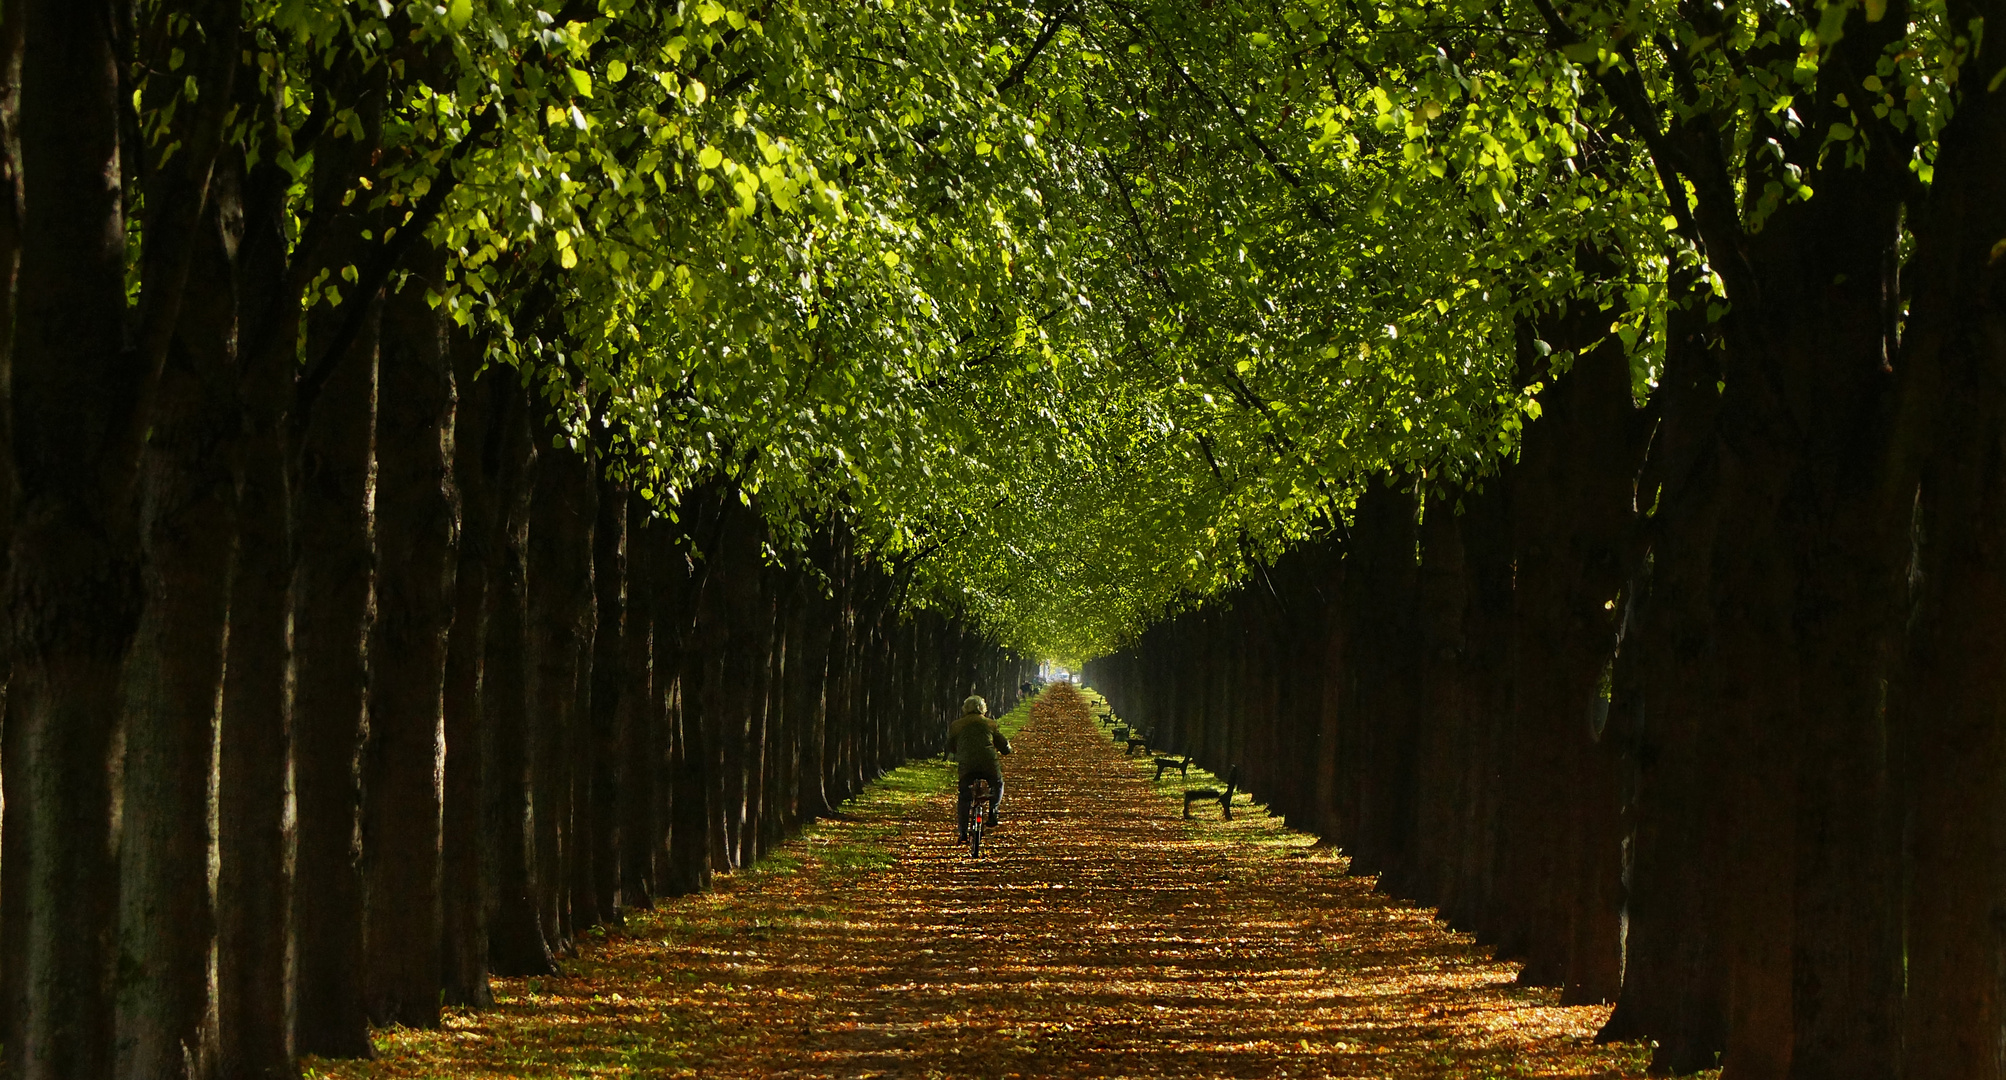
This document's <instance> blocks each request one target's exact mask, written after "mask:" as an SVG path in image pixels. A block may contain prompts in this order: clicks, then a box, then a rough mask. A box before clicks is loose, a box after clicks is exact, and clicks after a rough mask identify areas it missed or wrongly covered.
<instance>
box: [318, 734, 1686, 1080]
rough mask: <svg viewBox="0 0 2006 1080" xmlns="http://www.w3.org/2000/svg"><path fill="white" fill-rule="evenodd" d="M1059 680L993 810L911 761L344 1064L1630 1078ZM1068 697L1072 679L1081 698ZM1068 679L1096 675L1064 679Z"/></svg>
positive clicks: (1459, 943)
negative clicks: (973, 854)
mask: <svg viewBox="0 0 2006 1080" xmlns="http://www.w3.org/2000/svg"><path fill="white" fill-rule="evenodd" d="M1052 698H1053V695H1048V697H1047V699H1045V702H1044V703H1043V704H1041V707H1040V708H1039V709H1038V710H1037V711H1036V714H1035V715H1034V716H1033V717H1032V719H1031V721H1030V723H1029V725H1028V726H1027V727H1026V728H1025V729H1024V730H1023V731H1022V733H1021V736H1020V737H1019V738H1018V741H1017V746H1018V750H1019V752H1018V753H1017V754H1016V755H1014V756H1012V757H1010V758H1008V759H1006V761H1005V776H1006V781H1007V783H1008V785H1009V787H1008V796H1009V798H1008V801H1007V802H1006V803H1005V804H1004V808H1003V822H1002V826H1001V828H1000V829H999V830H998V831H997V832H996V833H995V834H993V836H992V837H991V838H990V840H989V842H988V843H986V844H985V852H984V857H983V858H982V859H981V860H979V861H974V860H970V859H969V858H968V855H967V850H966V848H965V847H963V846H961V845H958V844H956V843H954V836H953V822H952V817H953V798H952V786H953V777H952V775H951V773H950V772H949V767H948V766H947V765H946V764H944V763H942V762H939V761H931V762H924V763H920V764H915V765H912V766H908V767H906V768H904V769H901V770H899V771H898V772H897V773H894V774H892V776H890V777H888V778H887V779H886V781H885V782H883V783H881V784H880V785H878V786H877V787H876V788H874V789H873V791H872V792H871V793H869V794H868V795H866V796H865V797H863V798H860V799H858V800H857V801H856V802H854V803H852V804H851V805H850V806H849V807H847V808H846V811H847V814H848V820H842V821H832V822H825V823H823V824H821V825H819V826H817V828H816V829H815V830H814V831H813V832H812V833H811V834H810V835H809V836H807V837H804V838H803V839H801V840H797V841H794V842H792V843H790V844H788V845H786V847H785V849H784V850H783V851H782V852H781V854H780V856H779V857H778V858H776V859H774V860H772V862H771V863H770V865H768V866H764V867H762V868H761V869H759V870H756V871H753V872H750V873H744V874H739V875H734V876H732V877H730V878H728V879H724V880H723V881H722V882H721V886H720V888H719V889H718V890H717V891H716V892H715V893H712V894H710V895H706V896H700V897H690V898H686V899H683V900H678V901H675V902H673V903H669V904H666V905H664V906H663V908H662V909H661V910H659V911H654V912H641V913H636V914H634V915H632V916H630V918H629V920H628V932H627V934H626V935H624V936H611V937H608V938H606V939H604V940H595V941H594V942H593V943H592V944H591V945H590V946H589V947H588V948H587V949H586V950H585V955H584V956H583V957H581V958H579V959H575V960H571V961H568V962H567V963H566V965H565V967H566V970H565V974H564V975H563V976H561V977H554V978H547V979H531V980H521V979H513V980H498V981H497V984H496V990H497V997H498V999H499V1004H498V1006H497V1008H495V1009H493V1010H490V1011H486V1012H481V1013H460V1012H455V1013H453V1014H451V1015H450V1017H449V1019H448V1023H447V1027H446V1028H445V1029H444V1030H441V1031H438V1032H402V1031H399V1032H392V1033H388V1034H386V1035H384V1036H383V1038H382V1046H383V1049H384V1055H383V1057H382V1059H381V1060H379V1061H376V1062H373V1063H330V1062H315V1063H310V1065H311V1066H312V1067H313V1068H315V1069H316V1070H317V1072H318V1075H321V1076H329V1077H355V1078H361V1077H417V1076H467V1077H475V1076H480V1077H488V1076H496V1077H498V1076H629V1075H631V1076H650V1077H653V1076H677V1075H682V1076H705V1077H710V1076H776V1077H878V1076H883V1077H916V1078H917V1077H1010V1076H1018V1077H1026V1078H1035V1077H1155V1076H1163V1077H1410V1076H1411V1077H1458V1078H1476V1077H1580V1078H1589V1077H1636V1076H1642V1075H1643V1071H1644V1062H1645V1060H1646V1059H1647V1057H1648V1053H1647V1052H1646V1051H1645V1050H1643V1049H1642V1048H1640V1047H1635V1046H1624V1047H1596V1046H1592V1045H1590V1042H1589V1040H1590V1037H1591V1036H1592V1035H1593V1034H1594V1032H1595V1030H1596V1028H1597V1027H1598V1026H1600V1024H1601V1022H1602V1020H1603V1019H1604V1018H1605V1017H1606V1016H1607V1012H1608V1010H1607V1009H1606V1008H1605V1007H1570V1008H1562V1007H1559V1006H1558V1005H1557V1004H1556V1003H1555V1002H1556V1000H1557V995H1556V993H1555V992H1553V991H1546V990H1524V989H1518V988H1515V987H1513V986H1512V985H1511V984H1512V979H1513V976H1514V974H1515V969H1514V968H1513V967H1512V966H1511V965H1507V964H1499V963H1494V962H1491V961H1489V960H1487V959H1486V958H1484V956H1483V955H1482V954H1481V953H1480V952H1479V951H1478V950H1476V949H1475V948H1474V947H1473V946H1472V945H1471V943H1470V941H1469V939H1468V937H1467V936H1464V935H1456V934H1452V933H1450V932H1449V931H1447V930H1446V929H1445V928H1444V927H1443V926H1442V925H1441V924H1440V923H1439V922H1437V921H1435V920H1434V919H1433V918H1432V916H1431V915H1430V914H1429V913H1428V912H1425V911H1421V910H1417V909H1414V908H1410V907H1405V906H1402V905H1399V904H1396V903H1393V902H1391V901H1389V900H1387V899H1386V898H1384V897H1382V896H1379V895H1376V894H1374V893H1373V892H1371V890H1370V882H1369V881H1367V880H1364V879H1358V878H1349V877H1345V876H1344V874H1343V860H1342V858H1341V857H1339V856H1337V855H1335V854H1334V853H1332V852H1331V851H1329V850H1328V849H1324V848H1316V847H1313V846H1312V839H1311V838H1310V837H1307V836H1304V835H1302V834H1299V833H1293V832H1290V831H1288V830H1286V829H1285V828H1284V827H1283V826H1282V825H1281V823H1280V821H1279V819H1277V818H1272V817H1270V816H1269V815H1268V814H1266V813H1265V812H1264V811H1262V810H1261V809H1259V808H1258V807H1246V806H1245V805H1244V804H1243V805H1242V806H1241V807H1240V808H1238V809H1236V811H1235V815H1234V816H1235V820H1234V821H1232V822H1222V821H1220V820H1219V818H1218V810H1217V807H1216V804H1212V805H1210V806H1208V807H1206V808H1204V809H1197V810H1194V814H1195V815H1197V816H1198V818H1199V820H1194V821H1189V822H1187V821H1184V820H1181V818H1180V817H1179V815H1180V812H1181V810H1182V803H1181V801H1173V800H1174V799H1175V797H1176V795H1177V793H1178V792H1180V791H1181V790H1182V789H1183V787H1184V785H1185V784H1187V783H1188V784H1190V785H1191V786H1199V785H1200V784H1201V783H1202V782H1204V781H1203V780H1201V778H1200V776H1199V775H1198V773H1197V770H1195V769H1194V770H1193V774H1192V776H1191V777H1190V778H1189V780H1188V781H1187V780H1185V779H1183V778H1180V777H1178V776H1176V775H1175V774H1171V775H1168V776H1166V777H1165V778H1164V781H1163V783H1161V784H1156V783H1154V782H1152V781H1151V779H1150V773H1149V770H1147V769H1145V768H1144V767H1143V766H1142V764H1141V763H1140V762H1139V761H1137V760H1135V759H1124V758H1123V757H1122V755H1121V753H1120V752H1119V751H1118V750H1116V749H1114V748H1112V747H1111V746H1110V745H1109V743H1108V741H1107V739H1106V737H1105V735H1104V734H1102V733H1101V732H1100V730H1099V729H1097V728H1096V727H1095V726H1094V724H1093V722H1092V721H1091V720H1090V719H1088V718H1087V716H1086V715H1085V712H1084V709H1082V708H1078V707H1069V708H1058V707H1054V703H1053V701H1052ZM1062 700H1063V699H1062ZM1072 700H1073V701H1074V702H1077V700H1078V699H1076V698H1075V699H1072Z"/></svg>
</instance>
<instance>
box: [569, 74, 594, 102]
mask: <svg viewBox="0 0 2006 1080" xmlns="http://www.w3.org/2000/svg"><path fill="white" fill-rule="evenodd" d="M568 73H569V74H570V76H571V90H572V92H573V93H575V94H577V95H578V96H579V97H582V98H589V97H591V96H592V76H591V75H590V74H588V73H587V72H586V71H585V70H584V69H583V68H570V69H568Z"/></svg>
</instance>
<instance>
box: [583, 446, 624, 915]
mask: <svg viewBox="0 0 2006 1080" xmlns="http://www.w3.org/2000/svg"><path fill="white" fill-rule="evenodd" d="M596 471H597V472H598V474H599V475H598V477H597V483H598V488H599V499H598V504H597V507H598V518H597V520H596V521H595V523H594V525H593V528H592V590H593V596H594V601H593V607H594V610H595V612H596V615H597V620H598V624H597V628H596V629H595V630H594V631H593V635H592V673H591V679H590V686H591V688H592V694H591V700H590V702H589V703H588V709H589V712H588V713H587V715H586V717H585V718H584V719H585V720H586V721H587V723H588V727H587V730H586V731H585V732H582V733H581V734H582V736H583V737H582V738H580V739H579V743H580V745H582V746H585V747H587V748H588V750H589V753H587V754H586V755H584V758H585V760H584V761H583V762H582V764H583V765H584V767H585V776H586V779H587V782H588V783H589V784H590V792H589V795H586V796H582V797H583V798H584V799H585V802H586V804H587V805H588V806H589V807H590V811H591V813H590V817H589V818H588V823H589V827H588V830H587V832H586V835H585V836H583V837H581V839H582V840H583V842H584V844H585V846H586V847H587V848H589V849H590V855H591V858H590V861H589V862H588V863H587V864H586V869H587V872H586V873H584V874H583V875H581V877H582V878H583V881H582V884H583V885H584V888H583V889H582V890H579V892H580V893H581V894H582V895H581V896H579V897H578V898H576V899H574V900H573V901H572V907H573V911H574V912H576V911H578V910H580V908H581V907H582V908H583V910H585V911H587V912H589V913H590V914H589V918H588V919H585V920H584V921H585V922H586V923H587V924H589V925H595V926H596V925H598V924H600V923H613V924H616V925H617V924H618V923H619V922H620V905H621V898H620V821H621V815H620V781H621V778H622V774H623V773H624V772H625V771H626V770H625V768H624V766H625V765H626V764H627V763H628V762H627V760H626V759H625V758H624V756H623V755H622V754H621V753H620V716H621V711H622V710H623V709H624V708H625V707H626V704H625V691H626V688H627V675H626V659H627V648H626V632H627V597H628V590H627V563H628V537H627V500H628V492H627V486H626V484H624V483H622V482H620V481H618V480H616V479H615V478H613V477H612V476H611V475H610V474H609V473H608V472H607V469H606V467H605V464H604V463H603V462H602V463H601V465H600V467H599V469H598V470H596ZM581 901H582V904H581Z"/></svg>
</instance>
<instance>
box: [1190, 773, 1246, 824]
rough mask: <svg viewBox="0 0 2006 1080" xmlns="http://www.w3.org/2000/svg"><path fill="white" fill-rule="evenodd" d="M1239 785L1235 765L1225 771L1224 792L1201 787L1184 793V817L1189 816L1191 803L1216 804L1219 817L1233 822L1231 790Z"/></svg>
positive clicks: (1238, 775) (1238, 776)
mask: <svg viewBox="0 0 2006 1080" xmlns="http://www.w3.org/2000/svg"><path fill="white" fill-rule="evenodd" d="M1239 784H1240V767H1239V766H1238V765H1235V766H1233V767H1232V768H1230V769H1228V770H1226V790H1224V791H1220V790H1219V789H1218V788H1209V787H1201V788H1192V789H1191V790H1189V791H1186V792H1185V793H1184V816H1185V817H1187V818H1188V817H1190V816H1191V804H1192V803H1196V802H1216V803H1218V804H1219V810H1220V813H1221V817H1222V818H1223V819H1224V820H1226V821H1231V820H1233V789H1234V788H1236V787H1238V786H1239Z"/></svg>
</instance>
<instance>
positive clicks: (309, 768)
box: [293, 297, 377, 1058]
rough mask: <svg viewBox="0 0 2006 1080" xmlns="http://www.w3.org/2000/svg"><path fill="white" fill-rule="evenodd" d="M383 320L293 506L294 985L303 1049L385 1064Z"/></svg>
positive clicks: (358, 353)
mask: <svg viewBox="0 0 2006 1080" xmlns="http://www.w3.org/2000/svg"><path fill="white" fill-rule="evenodd" d="M350 302H351V303H371V304H375V303H376V302H375V301H370V300H366V299H365V298H362V297H355V298H352V299H351V300H350ZM342 310H343V309H337V311H338V312H339V311H342ZM336 317H339V316H336ZM314 321H320V322H323V325H322V326H321V327H320V330H319V333H318V334H317V333H316V331H315V330H313V329H311V328H310V329H309V339H310V340H311V339H312V338H314V337H316V336H319V335H320V334H324V333H326V332H327V327H326V326H325V324H324V319H323V320H314ZM375 323H376V319H375V318H371V319H370V320H369V326H368V327H367V328H366V330H365V332H364V333H362V334H361V335H360V336H358V338H357V339H356V341H355V344H354V345H353V347H352V348H351V349H350V351H349V353H348V354H347V355H346V356H343V357H342V358H341V359H340V361H339V362H338V363H337V364H336V366H335V369H334V371H333V373H332V374H331V375H330V376H329V378H328V380H327V382H326V384H325V386H324V387H323V388H322V390H321V392H320V396H319V399H318V401H317V402H316V404H315V406H314V412H313V416H312V417H311V418H310V419H309V421H308V424H307V428H306V431H305V433H304V436H303V439H302V443H301V448H300V457H301V462H300V472H299V486H298V488H297V490H298V493H299V494H298V500H297V501H296V503H295V507H296V508H297V510H298V513H299V519H298V523H297V525H296V526H295V529H296V535H298V536H300V537H302V538H306V537H311V538H312V541H311V542H302V544H301V546H300V554H299V568H298V572H297V573H298V576H297V579H296V582H295V585H294V604H295V607H294V623H293V626H294V635H295V636H294V642H295V652H294V664H295V669H296V671H297V673H298V674H297V681H296V684H295V686H296V689H295V697H294V705H293V731H294V737H295V742H294V755H295V757H294V761H295V765H294V781H293V782H294V798H295V800H296V801H297V803H298V806H299V819H298V825H297V836H298V855H297V861H296V862H295V864H294V878H293V927H294V931H293V932H294V934H295V936H296V942H297V943H296V946H295V949H296V958H295V968H294V979H295V982H296V986H297V990H296V994H297V1000H298V1010H299V1012H298V1020H297V1025H298V1028H297V1031H298V1035H297V1038H298V1050H299V1052H300V1053H302V1054H318V1055H320V1056H322V1057H356V1058H367V1057H372V1056H374V1054H375V1049H374V1047H373V1046H372V1045H371V1044H370V1041H369V1017H368V1014H367V1012H366V1011H365V1010H364V1007H363V996H362V995H363V989H362V973H363V963H364V957H363V923H362V920H363V913H362V905H363V891H362V864H361V854H362V853H361V851H360V844H361V838H360V832H359V829H360V812H361V791H360V789H359V788H358V785H357V776H358V773H357V769H358V766H359V754H360V750H361V740H362V724H363V708H364V701H365V693H366V690H367V687H368V670H367V664H366V660H365V656H364V652H363V641H364V637H365V634H366V632H367V619H368V612H369V607H370V593H371V581H372V578H373V575H374V572H375V566H374V561H373V544H372V536H371V533H372V531H373V527H372V522H371V519H370V512H369V505H370V490H369V488H370V484H371V474H372V472H373V471H374V470H373V469H372V467H371V458H372V457H373V442H374V439H375V427H376V424H375V419H376V410H375V406H376V341H377V338H376V332H375Z"/></svg>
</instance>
